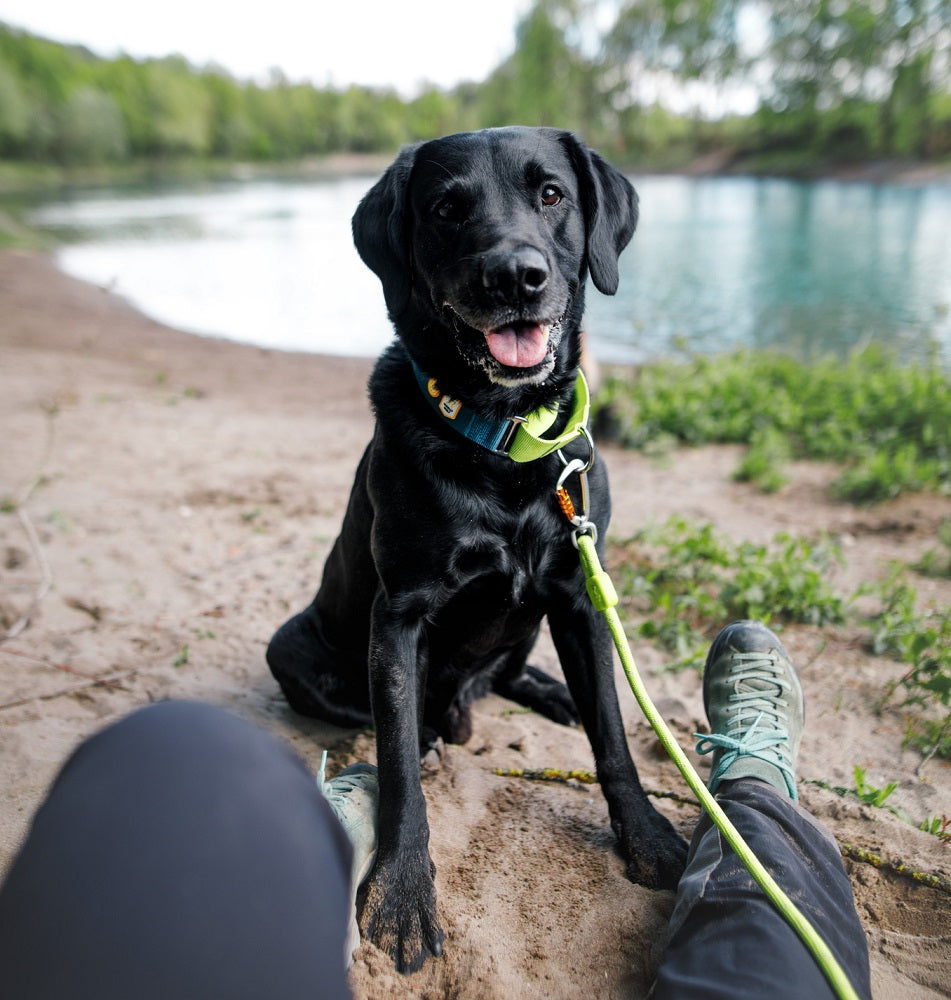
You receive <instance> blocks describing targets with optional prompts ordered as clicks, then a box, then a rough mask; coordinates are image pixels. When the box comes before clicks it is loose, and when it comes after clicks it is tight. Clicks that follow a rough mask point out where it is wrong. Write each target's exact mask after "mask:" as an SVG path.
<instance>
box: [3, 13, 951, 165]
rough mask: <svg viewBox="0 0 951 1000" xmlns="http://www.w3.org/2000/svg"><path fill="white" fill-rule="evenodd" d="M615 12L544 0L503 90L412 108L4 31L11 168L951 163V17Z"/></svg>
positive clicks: (275, 78)
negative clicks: (449, 138)
mask: <svg viewBox="0 0 951 1000" xmlns="http://www.w3.org/2000/svg"><path fill="white" fill-rule="evenodd" d="M612 13H613V19H612V22H611V24H610V25H609V26H608V27H607V28H606V29H605V28H603V27H601V26H600V25H601V21H599V20H596V19H595V17H594V9H593V6H592V4H591V3H590V2H586V0H537V2H536V3H535V5H534V6H533V7H532V8H531V9H530V10H529V12H528V13H527V14H526V15H525V16H524V17H523V19H522V20H521V21H520V23H519V24H518V27H517V30H516V37H515V40H514V51H513V53H512V55H511V56H510V57H509V58H507V59H505V60H504V61H503V62H502V63H501V64H500V65H499V66H498V67H496V69H495V70H494V71H493V72H492V73H491V74H490V75H489V76H488V77H487V78H486V79H485V80H483V81H479V82H473V83H466V84H462V85H460V86H458V87H455V88H453V89H449V90H444V89H440V88H436V87H429V88H427V89H425V90H423V91H422V92H421V93H420V94H419V95H418V96H416V97H414V98H412V99H405V98H402V97H400V96H399V95H398V94H397V93H396V92H395V91H394V90H385V89H373V88H368V87H360V86H351V87H348V88H345V89H334V88H328V87H316V86H313V85H311V84H309V83H299V82H292V81H290V80H287V79H286V78H284V77H283V76H282V75H281V74H279V73H278V72H274V73H273V74H272V76H271V78H270V80H269V81H268V82H267V83H266V84H260V83H254V82H249V81H242V80H238V79H235V78H234V77H232V76H231V75H230V74H228V73H227V72H225V71H224V70H222V69H220V68H216V67H213V66H212V67H193V66H191V65H190V64H189V63H188V62H186V61H185V60H184V59H183V58H182V57H180V56H176V55H171V56H169V57H167V58H162V59H145V60H134V59H132V58H129V57H127V56H121V57H119V58H115V59H103V58H99V57H97V56H95V55H93V54H92V53H90V52H89V51H87V50H85V49H83V48H80V47H76V46H66V45H62V44H59V43H56V42H52V41H49V40H46V39H43V38H38V37H36V36H33V35H30V34H28V33H26V32H23V31H20V30H17V29H16V28H13V27H8V26H4V25H2V24H0V158H2V159H7V160H18V161H24V162H39V163H53V164H59V165H63V166H73V165H89V164H113V163H114V164H122V163H128V162H136V161H142V160H148V161H156V160H168V159H181V158H199V159H202V158H214V159H223V160H231V161H234V160H240V161H258V162H277V161H293V160H299V159H302V158H307V157H312V156H319V155H322V154H327V153H337V152H353V153H372V152H390V151H392V150H393V149H395V148H396V147H397V146H399V145H400V144H401V143H403V142H410V141H414V140H416V139H421V138H427V137H431V136H434V135H438V134H442V133H445V132H450V131H457V130H461V129H470V128H480V127H486V126H492V125H500V124H505V123H511V122H520V123H523V124H551V125H558V126H563V127H567V128H571V129H574V130H576V131H578V132H579V133H581V134H582V135H583V136H585V138H587V139H588V140H589V141H590V142H592V143H593V144H596V145H598V146H600V147H601V148H604V149H606V150H608V151H609V152H610V153H611V154H612V155H613V156H615V157H616V158H618V159H619V160H620V161H621V162H629V163H636V162H649V163H652V164H655V165H656V164H665V163H666V164H668V165H676V164H680V163H684V162H686V161H688V160H690V159H693V158H696V157H697V156H702V155H706V154H716V155H717V156H718V157H719V158H720V162H722V163H723V164H724V165H726V164H728V163H729V162H731V161H734V160H736V159H738V158H742V159H743V160H744V161H745V162H755V161H756V160H757V159H759V160H760V161H761V162H762V163H763V164H764V165H767V164H768V163H769V162H770V161H771V158H772V160H774V161H775V160H776V159H777V158H779V159H782V157H783V156H789V155H793V156H798V157H800V158H802V159H803V161H804V162H806V161H815V160H822V159H850V160H862V159H870V158H876V157H904V158H916V159H922V158H939V157H944V156H948V155H951V0H861V2H857V0H856V2H853V0H627V2H623V0H622V2H618V3H617V4H615V5H613V7H612ZM315 70H319V67H315ZM665 95H666V97H667V98H668V99H667V100H665ZM670 95H673V96H674V98H675V100H670V99H669V97H670ZM731 95H732V96H733V97H736V95H745V100H746V104H745V106H744V107H742V108H738V106H737V105H735V104H733V105H731V104H730V103H729V102H728V100H727V98H729V97H730V96H731Z"/></svg>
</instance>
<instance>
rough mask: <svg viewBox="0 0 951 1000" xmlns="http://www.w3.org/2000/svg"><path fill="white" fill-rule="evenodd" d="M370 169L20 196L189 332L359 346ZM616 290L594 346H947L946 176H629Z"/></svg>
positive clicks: (382, 332) (373, 303) (906, 349)
mask: <svg viewBox="0 0 951 1000" xmlns="http://www.w3.org/2000/svg"><path fill="white" fill-rule="evenodd" d="M373 180H374V179H373V178H370V177H366V178H340V179H334V180H327V181H319V182H308V183H303V182H285V181H264V180H255V181H245V182H233V183H222V184H214V185H212V184H205V185H201V186H195V187H190V188H181V187H179V188H165V189H160V190H149V191H121V190H111V191H97V192H95V193H89V192H76V193H74V194H72V195H70V196H68V197H62V198H59V199H58V200H56V201H48V202H46V203H44V204H40V205H37V206H35V207H34V208H33V209H32V210H31V213H30V215H29V221H30V222H31V224H33V225H35V226H38V227H41V228H45V229H47V230H49V231H50V232H51V233H54V234H56V235H57V236H58V237H60V238H62V239H64V240H65V242H64V244H63V246H62V248H61V249H60V251H59V252H58V261H59V264H60V266H61V267H62V268H63V270H65V271H66V272H67V273H69V274H72V275H74V276H76V277H80V278H84V279H86V280H89V281H93V282H95V283H97V284H100V285H102V286H105V287H108V288H110V289H112V290H114V291H115V292H116V293H118V294H121V295H123V296H125V297H126V298H127V299H129V300H130V301H131V302H132V303H133V304H135V305H136V306H137V307H139V308H140V309H141V310H143V311H144V312H146V313H147V314H149V315H150V316H153V317H154V318H155V319H158V320H161V321H162V322H165V323H168V324H171V325H173V326H176V327H179V328H181V329H184V330H189V331H192V332H195V333H200V334H206V335H211V336H220V337H227V338H230V339H234V340H240V341H246V342H251V343H255V344H259V345H262V346H266V347H276V348H284V349H291V350H303V351H311V352H318V353H334V354H357V355H373V354H376V353H378V352H379V350H381V348H382V347H383V346H385V345H386V344H387V343H388V342H389V340H390V339H391V336H392V334H391V330H390V327H389V324H388V322H387V320H386V316H385V309H384V305H383V297H382V293H381V291H380V286H379V283H378V281H377V279H376V278H375V276H374V275H373V274H371V273H370V272H369V271H368V270H367V269H366V268H365V267H364V265H363V264H362V263H361V261H360V260H359V258H358V257H357V254H356V251H355V250H354V248H353V244H352V241H351V238H350V217H351V215H352V214H353V211H354V209H355V207H356V205H357V202H358V201H359V200H360V198H361V196H362V195H363V194H364V192H365V191H366V190H367V188H368V187H369V186H370V185H371V184H372V183H373ZM632 180H633V181H634V184H635V186H636V187H637V189H638V192H639V194H640V198H641V221H640V225H639V227H638V232H637V233H636V234H635V237H634V240H633V241H632V243H631V246H630V247H629V248H628V249H627V250H626V251H625V253H624V254H623V256H622V258H621V285H620V288H619V290H618V294H617V295H616V296H613V297H604V296H602V295H600V294H599V293H598V292H597V291H595V290H594V288H593V287H592V288H590V289H589V292H588V311H587V319H586V324H587V327H588V329H589V331H590V335H591V337H592V340H593V343H594V346H595V349H596V351H597V354H598V356H599V357H600V358H601V359H602V360H605V361H618V362H637V361H642V360H645V359H649V358H653V357H657V356H661V355H666V354H670V353H672V352H677V351H680V350H682V349H684V347H686V348H687V349H689V350H696V351H700V352H703V353H715V352H718V351H721V350H724V349H727V348H731V347H735V346H738V345H749V346H755V347H778V348H781V349H783V350H788V351H791V352H793V353H795V354H797V355H800V356H806V357H808V356H811V355H814V354H816V353H826V352H834V353H836V354H839V355H842V354H844V353H846V352H847V351H848V350H849V349H850V348H852V347H854V346H856V345H860V344H863V343H865V342H867V341H869V340H877V341H883V342H886V343H888V344H892V345H895V346H896V347H897V348H898V349H899V350H900V351H901V352H902V353H903V354H906V355H919V356H921V355H924V354H925V353H926V352H927V351H928V347H929V344H931V343H932V342H937V343H938V344H939V346H940V349H941V351H942V355H943V358H944V359H945V361H949V360H951V186H948V185H941V184H932V185H923V186H910V185H909V186H906V185H900V184H884V185H872V184H865V183H849V182H839V181H822V182H814V183H803V182H796V181H786V180H769V179H751V178H702V179H691V178H684V177H653V176H646V177H634V178H632Z"/></svg>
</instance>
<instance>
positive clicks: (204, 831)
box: [0, 702, 351, 1000]
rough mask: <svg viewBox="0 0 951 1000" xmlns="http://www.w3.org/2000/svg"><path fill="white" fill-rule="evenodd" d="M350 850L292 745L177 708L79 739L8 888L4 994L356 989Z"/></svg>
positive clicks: (0, 929)
mask: <svg viewBox="0 0 951 1000" xmlns="http://www.w3.org/2000/svg"><path fill="white" fill-rule="evenodd" d="M350 858H351V848H350V844H349V842H348V841H347V838H346V835H345V834H344V832H343V830H342V829H341V827H340V825H339V823H338V822H337V820H336V818H335V817H334V816H333V814H332V813H331V811H330V808H329V806H328V805H327V803H326V801H325V800H324V798H323V796H322V795H321V794H320V792H319V791H318V789H317V787H316V785H315V783H314V779H313V778H312V777H311V775H310V774H309V773H308V772H307V770H306V768H305V767H304V765H303V763H302V762H301V761H300V760H299V759H298V758H296V757H295V756H294V755H293V754H292V753H291V751H290V750H288V749H286V748H285V747H283V746H282V745H281V744H280V743H278V742H277V741H276V740H274V739H272V738H271V737H270V736H269V735H267V734H265V733H263V732H261V731H259V730H257V729H255V728H254V727H252V726H250V725H249V724H247V723H245V722H243V721H241V720H240V719H237V718H235V717H234V716H231V715H229V714H227V713H225V712H223V711H221V710H219V709H215V708H211V707H209V706H205V705H199V704H194V703H187V702H178V703H176V702H166V703H162V704H159V705H154V706H152V707H150V708H146V709H143V710H141V711H139V712H136V713H134V714H133V715H131V716H129V717H128V718H126V719H124V720H123V721H121V722H119V723H117V724H116V725H114V726H111V727H110V728H108V729H106V730H105V731H104V732H102V733H100V734H98V735H97V736H94V737H93V738H91V739H90V740H88V741H87V742H86V743H84V744H83V745H82V746H81V747H80V748H79V749H78V750H77V751H76V753H75V754H74V755H73V756H72V758H70V760H69V761H68V763H67V764H66V765H65V767H64V768H63V770H62V772H61V773H60V776H59V777H58V779H57V780H56V782H55V784H54V786H53V788H52V790H51V791H50V794H49V796H48V798H47V800H46V802H45V803H44V804H43V805H42V806H41V808H40V809H39V811H38V812H37V814H36V816H35V818H34V821H33V826H32V829H31V831H30V833H29V835H28V837H27V839H26V842H25V843H24V845H23V847H22V849H21V851H20V854H19V855H18V857H17V858H16V860H15V861H14V863H13V866H12V867H11V869H10V872H9V874H8V877H7V880H6V882H5V884H4V885H3V887H2V889H0V995H2V996H4V997H5V998H8V1000H21V998H22V1000H46V998H50V1000H52V998H60V997H89V998H96V1000H129V998H132V997H134V998H136V1000H151V998H155V1000H158V998H162V1000H168V998H171V997H180V998H186V997H187V998H189V1000H204V998H208V1000H211V998H215V1000H221V998H225V997H227V998H228V1000H235V998H249V1000H250V998H256V1000H260V998H261V997H279V998H281V1000H291V998H302V1000H303V998H305V997H306V998H307V1000H313V998H314V997H316V996H320V997H329V998H334V1000H336V998H338V997H339V998H342V997H349V995H350V993H349V990H348V987H347V982H346V973H345V966H344V955H343V949H344V934H345V930H346V927H347V922H348V908H349V905H350V904H349V888H348V883H349V871H350Z"/></svg>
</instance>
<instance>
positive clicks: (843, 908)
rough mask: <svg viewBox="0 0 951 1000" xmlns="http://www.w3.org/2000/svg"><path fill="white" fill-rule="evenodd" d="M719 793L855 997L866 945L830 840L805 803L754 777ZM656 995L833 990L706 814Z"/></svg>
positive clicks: (864, 979)
mask: <svg viewBox="0 0 951 1000" xmlns="http://www.w3.org/2000/svg"><path fill="white" fill-rule="evenodd" d="M717 801H718V802H719V803H720V805H721V806H722V807H723V809H724V811H725V812H726V814H727V816H728V817H729V818H730V820H731V822H732V823H733V825H734V826H735V827H736V828H737V829H738V830H739V832H740V834H741V835H742V836H743V839H744V840H745V841H746V842H747V843H748V844H749V846H750V847H751V848H752V850H753V852H754V854H756V856H757V857H758V858H759V859H760V861H762V862H763V864H764V865H765V866H766V868H767V870H768V871H769V873H770V874H771V875H772V876H773V878H774V879H776V881H777V882H778V883H779V885H780V886H781V887H782V888H783V890H784V891H785V892H786V894H787V895H788V896H789V897H790V898H791V899H792V901H793V902H794V903H795V904H796V906H797V907H798V908H799V909H800V910H802V912H803V913H804V915H805V916H806V918H807V919H808V920H809V921H810V923H812V925H813V926H814V927H815V928H816V929H817V930H818V932H819V933H820V934H821V935H822V937H823V938H824V939H825V941H826V943H827V944H828V945H829V947H830V948H831V950H832V953H833V954H834V955H835V956H836V958H837V960H838V961H839V963H840V964H841V965H842V968H843V969H844V970H845V973H846V975H847V976H848V977H849V979H850V980H851V982H852V986H853V987H854V989H855V990H856V992H857V993H858V994H859V995H860V996H865V997H870V996H871V988H870V985H869V967H868V950H867V946H866V942H865V934H864V933H863V931H862V927H861V924H860V923H859V920H858V917H857V915H856V913H855V904H854V902H853V899H852V887H851V885H850V884H849V880H848V878H847V876H846V874H845V869H844V868H843V865H842V857H841V855H840V853H839V850H838V848H837V847H836V844H835V841H834V840H833V839H832V837H831V836H830V835H829V833H828V832H827V831H826V830H825V829H824V828H823V827H821V826H820V825H819V823H818V822H817V821H816V820H815V819H814V818H813V817H811V816H810V815H809V814H808V813H807V812H806V811H805V810H804V809H801V808H800V807H799V806H797V805H795V804H794V803H793V802H792V801H791V800H790V799H788V798H786V797H785V796H783V795H780V794H779V793H777V792H775V791H774V790H773V789H771V788H769V787H768V786H767V785H765V784H762V783H760V782H758V781H748V780H747V781H734V782H728V783H724V785H723V786H722V788H721V791H720V793H719V794H718V795H717ZM670 929H671V938H670V943H669V944H668V946H667V951H666V953H665V955H664V958H663V961H662V964H661V969H660V972H659V975H658V982H657V988H656V993H655V994H654V995H655V997H658V998H670V1000H692V998H701V997H703V998H714V997H729V998H731V1000H735V998H750V1000H753V998H755V1000H763V998H768V1000H784V998H803V1000H805V998H808V1000H818V998H823V997H830V996H832V995H833V994H832V991H831V988H830V987H829V985H828V982H827V980H826V978H825V976H824V975H823V973H822V970H821V969H820V968H819V966H818V965H817V964H816V963H815V960H814V959H813V957H812V954H811V953H810V952H809V951H808V950H807V949H806V947H805V945H804V944H803V943H802V942H801V941H800V939H799V937H798V935H797V934H796V933H795V931H793V930H792V929H791V928H790V927H789V925H788V924H787V923H786V921H785V920H784V919H783V917H782V916H781V915H780V914H779V912H778V911H777V910H776V909H774V907H773V905H772V904H771V903H770V902H769V900H768V899H767V898H766V896H765V895H763V893H762V891H761V890H760V888H759V887H758V886H757V885H756V884H755V883H754V882H753V880H752V877H751V876H750V875H749V874H748V872H747V871H746V869H745V868H744V867H743V864H742V863H741V862H740V861H739V859H738V858H737V857H736V855H735V854H734V853H733V851H732V850H731V849H730V848H729V846H728V845H727V844H726V842H725V841H724V840H723V839H722V837H721V835H720V833H719V831H718V830H717V829H716V827H714V826H713V825H712V824H710V822H709V820H708V819H706V817H704V819H703V820H702V821H701V823H700V825H699V826H698V827H697V832H696V833H695V835H694V839H693V843H692V844H691V847H690V859H689V862H688V864H687V870H686V871H685V872H684V875H683V878H682V879H681V881H680V885H679V886H678V889H677V904H676V907H675V909H674V913H673V915H672V916H671V927H670Z"/></svg>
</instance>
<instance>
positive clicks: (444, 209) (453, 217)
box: [436, 198, 463, 221]
mask: <svg viewBox="0 0 951 1000" xmlns="http://www.w3.org/2000/svg"><path fill="white" fill-rule="evenodd" d="M436 214H437V215H438V216H439V218H440V219H446V220H447V221H458V220H459V219H461V218H462V214H463V208H462V204H461V202H459V201H458V200H457V199H456V198H443V199H442V200H441V201H438V202H436Z"/></svg>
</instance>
